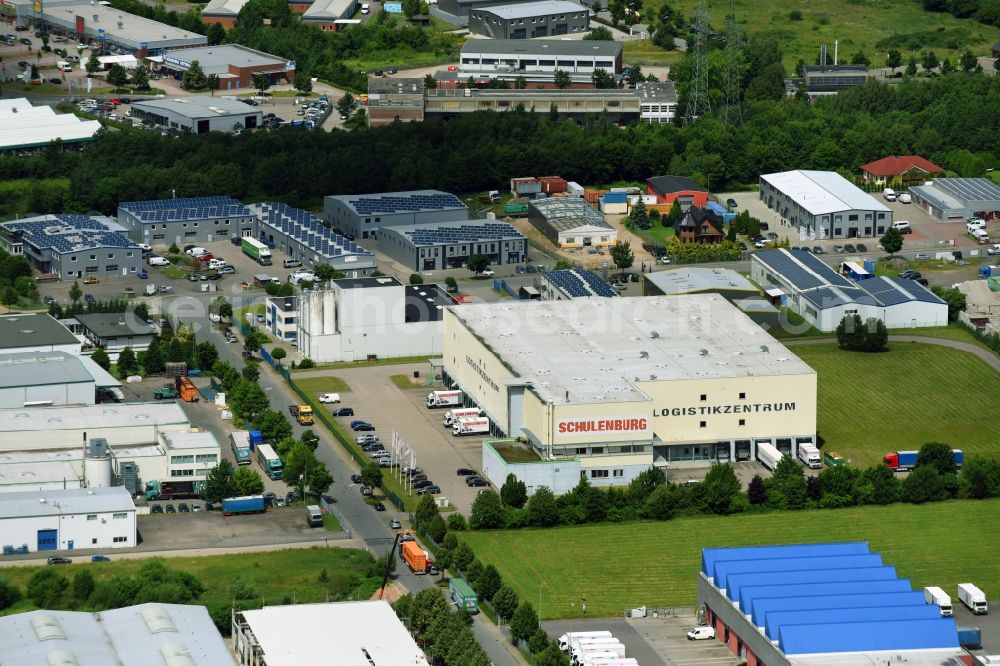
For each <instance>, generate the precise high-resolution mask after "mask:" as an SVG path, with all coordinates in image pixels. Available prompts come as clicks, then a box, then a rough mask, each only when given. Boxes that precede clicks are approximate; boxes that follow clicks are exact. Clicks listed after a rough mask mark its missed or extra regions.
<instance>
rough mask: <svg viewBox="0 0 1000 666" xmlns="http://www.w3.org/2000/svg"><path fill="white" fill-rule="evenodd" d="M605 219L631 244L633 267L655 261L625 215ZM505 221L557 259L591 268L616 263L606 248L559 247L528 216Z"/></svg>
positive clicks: (504, 219)
mask: <svg viewBox="0 0 1000 666" xmlns="http://www.w3.org/2000/svg"><path fill="white" fill-rule="evenodd" d="M605 219H606V220H607V222H608V224H610V225H611V226H612V227H614V228H615V229H616V230H617V231H618V239H619V240H622V241H628V243H629V245H630V246H631V248H632V254H634V255H635V265H634V266H633V268H637V267H638V265H639V264H642V263H646V264H649V263H651V262H655V258H654V257H653V255H651V254H650V253H649V252H647V251H646V250H644V249H642V243H643V240H642V238H640V237H639V236H637V235H635V234H634V233H632V232H631V231H629V230H628V229H626V228H625V225H624V224H623V220H624V219H625V216H624V215H610V216H605ZM503 221H504V222H507V223H508V224H511V225H512V226H513V227H514V228H515V229H517V230H518V231H520V232H521V233H522V234H524V235H525V236H526V237H527V238H528V242H529V243H531V244H532V245H535V246H537V247H539V248H541V249H542V251H543V252H545V253H546V254H549V255H552V256H554V257H556V258H557V259H564V260H565V261H568V262H570V263H571V264H574V265H577V266H580V267H581V268H590V269H595V268H600V267H601V264H602V263H604V262H605V261H606V262H608V264H609V265H612V266H613V265H614V262H613V261H612V260H611V255H610V254H609V253H608V251H607V250H605V249H599V251H598V252H595V253H594V254H590V253H589V252H588V251H587V249H584V248H568V249H562V248H557V247H556V246H555V245H554V244H553V243H552V241H550V240H549V239H548V238H546V237H545V236H544V235H542V233H541V232H540V231H539V230H538V229H536V228H535V227H534V226H533V225H532V224H531V222H529V221H528V218H526V217H505V218H503Z"/></svg>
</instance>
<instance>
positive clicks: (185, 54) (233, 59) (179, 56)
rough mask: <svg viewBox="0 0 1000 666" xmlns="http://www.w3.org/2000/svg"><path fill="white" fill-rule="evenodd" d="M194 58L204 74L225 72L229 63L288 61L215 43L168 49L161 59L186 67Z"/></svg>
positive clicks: (282, 63)
mask: <svg viewBox="0 0 1000 666" xmlns="http://www.w3.org/2000/svg"><path fill="white" fill-rule="evenodd" d="M206 8H207V7H206ZM238 11H239V10H237V12H238ZM195 60H197V61H198V65H200V66H201V68H202V70H203V71H204V72H205V73H206V74H210V73H213V72H214V71H215V70H219V71H220V72H227V71H228V70H227V67H228V66H229V65H233V66H234V67H260V66H261V65H274V66H279V67H282V68H284V66H285V64H286V63H287V62H288V61H286V60H285V59H284V58H279V57H278V56H273V55H271V54H270V53H264V52H263V51H256V50H254V49H251V48H247V47H246V46H240V45H239V44H216V45H215V46H199V47H195V48H189V49H170V50H169V51H165V52H164V53H163V61H164V62H165V63H167V64H173V65H180V66H183V67H188V66H190V64H191V63H192V62H194V61H195ZM241 103H242V102H241ZM244 106H246V105H244Z"/></svg>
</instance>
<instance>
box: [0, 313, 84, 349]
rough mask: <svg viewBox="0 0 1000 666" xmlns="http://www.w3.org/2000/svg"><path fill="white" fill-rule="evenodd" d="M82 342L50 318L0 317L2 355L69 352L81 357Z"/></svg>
mask: <svg viewBox="0 0 1000 666" xmlns="http://www.w3.org/2000/svg"><path fill="white" fill-rule="evenodd" d="M82 347H83V343H82V341H81V340H80V339H79V338H77V337H76V336H75V335H73V333H71V332H70V330H69V329H68V328H66V327H65V326H63V325H62V324H60V323H59V322H58V321H56V320H55V319H54V318H53V317H52V316H51V315H49V314H43V313H37V312H36V313H25V314H8V315H2V316H0V352H66V353H67V354H76V355H79V354H80V350H81V349H82Z"/></svg>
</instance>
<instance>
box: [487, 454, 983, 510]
mask: <svg viewBox="0 0 1000 666" xmlns="http://www.w3.org/2000/svg"><path fill="white" fill-rule="evenodd" d="M997 496H1000V462H998V461H994V460H992V459H990V458H984V457H980V456H968V457H967V458H966V462H965V465H964V467H963V469H962V471H961V473H960V474H959V473H958V470H957V469H956V467H955V463H954V460H953V457H952V452H951V447H950V446H948V445H947V444H942V443H938V442H930V443H927V444H925V445H924V446H923V447H921V449H920V454H919V455H918V457H917V466H916V468H915V469H914V470H913V471H912V472H911V473H910V474H909V475H908V476H907V477H906V478H905V479H901V478H899V477H898V476H897V475H896V474H895V473H894V472H893V470H891V469H889V468H888V467H886V466H885V465H881V464H879V465H874V466H872V467H869V468H867V469H859V468H856V467H849V466H841V467H829V468H826V469H824V470H823V471H822V472H820V474H819V475H818V476H815V477H806V475H805V473H804V470H803V468H802V467H801V466H800V465H799V464H798V462H796V461H795V460H794V459H793V458H791V457H789V456H785V457H783V458H782V459H781V462H780V463H779V465H778V466H777V468H776V469H775V470H774V474H773V475H772V476H771V477H770V478H768V479H763V478H762V477H760V476H759V475H758V476H756V477H755V478H754V479H753V481H752V482H751V483H750V485H749V488H748V489H747V491H746V492H744V491H743V490H742V489H741V487H740V483H739V480H738V479H737V478H736V474H735V472H734V471H733V468H732V466H731V465H713V466H712V469H711V470H710V471H709V473H708V475H707V476H706V477H705V480H704V481H702V482H700V483H695V484H674V483H668V482H667V480H666V478H665V477H664V475H663V473H662V472H660V471H659V470H656V469H649V470H647V471H645V472H643V473H642V474H640V475H639V476H638V477H636V479H634V480H633V481H632V482H631V483H630V484H629V485H628V486H612V487H610V488H606V489H598V488H594V487H593V486H591V485H590V483H589V482H588V481H587V480H586V479H581V480H580V483H579V484H578V485H577V486H576V488H574V489H573V490H572V491H571V492H569V493H566V494H564V495H560V496H558V497H557V496H555V495H554V494H553V493H552V491H551V490H550V489H548V488H546V487H544V486H543V487H541V488H539V489H537V490H536V491H535V493H534V494H533V495H531V496H530V497H528V495H527V492H526V489H525V488H524V484H523V482H521V481H518V480H517V478H515V477H514V476H513V475H510V476H508V477H507V480H506V482H505V483H504V484H503V486H501V488H500V492H499V493H497V492H495V491H493V490H488V491H486V492H484V493H483V494H481V495H479V496H478V497H477V498H476V500H475V502H474V503H473V505H472V512H471V513H470V515H469V520H468V527H469V528H470V529H474V530H476V529H514V528H520V527H553V526H556V525H579V524H583V523H599V522H604V521H610V522H623V521H626V520H638V519H651V520H670V519H672V518H675V517H679V516H686V515H698V514H716V515H727V514H733V513H744V512H749V511H766V510H779V509H814V508H837V507H842V506H854V505H868V504H892V503H895V502H910V503H913V504H922V503H924V502H932V501H940V500H945V499H953V498H969V499H983V498H986V497H997Z"/></svg>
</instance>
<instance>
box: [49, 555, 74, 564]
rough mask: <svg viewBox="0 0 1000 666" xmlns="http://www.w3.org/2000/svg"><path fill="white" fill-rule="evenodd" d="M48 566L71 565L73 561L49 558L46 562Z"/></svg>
mask: <svg viewBox="0 0 1000 666" xmlns="http://www.w3.org/2000/svg"><path fill="white" fill-rule="evenodd" d="M46 561H47V562H48V563H49V564H73V560H71V559H69V558H68V557H58V556H57V557H50V558H49V559H48V560H46Z"/></svg>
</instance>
